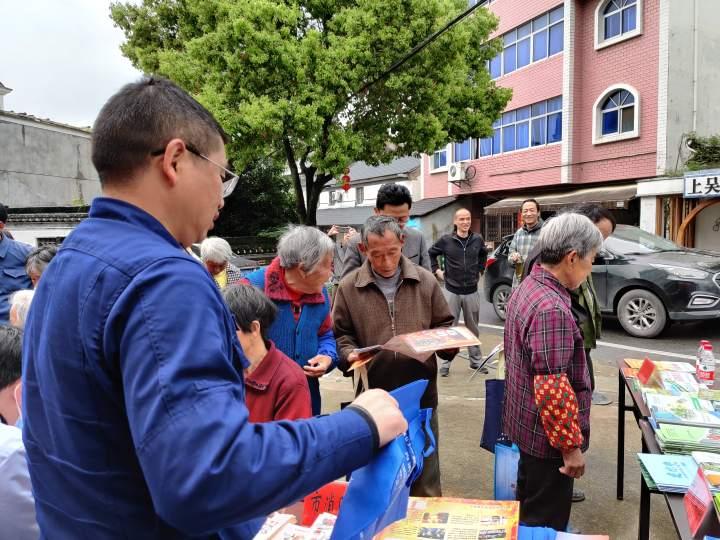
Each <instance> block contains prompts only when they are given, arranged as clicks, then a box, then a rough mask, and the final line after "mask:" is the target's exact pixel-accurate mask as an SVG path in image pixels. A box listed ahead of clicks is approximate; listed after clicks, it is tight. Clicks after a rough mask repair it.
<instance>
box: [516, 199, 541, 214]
mask: <svg viewBox="0 0 720 540" xmlns="http://www.w3.org/2000/svg"><path fill="white" fill-rule="evenodd" d="M526 202H531V203H535V208H537V212H538V214H539V213H540V203H539V202H537V201H536V200H535V199H525V200H524V201H523V202H521V203H520V210H522V207H523V206H525V203H526Z"/></svg>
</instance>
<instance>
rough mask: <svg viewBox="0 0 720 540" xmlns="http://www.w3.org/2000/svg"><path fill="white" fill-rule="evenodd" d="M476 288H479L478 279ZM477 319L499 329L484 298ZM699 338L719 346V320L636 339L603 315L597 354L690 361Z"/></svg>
mask: <svg viewBox="0 0 720 540" xmlns="http://www.w3.org/2000/svg"><path fill="white" fill-rule="evenodd" d="M480 290H481V291H482V281H481V282H480ZM480 322H481V323H482V325H483V326H482V329H483V331H484V332H488V333H493V332H497V333H500V332H502V325H503V322H502V321H501V320H500V319H498V317H497V316H496V315H495V311H494V310H493V307H492V305H491V304H490V303H489V302H487V301H485V299H484V298H483V300H482V301H481V304H480ZM701 339H710V340H712V341H714V342H716V343H715V347H716V348H720V321H718V320H712V321H704V322H701V323H689V324H671V325H670V326H669V327H668V328H666V329H665V331H664V332H663V333H662V334H661V335H660V336H658V337H657V338H654V339H640V338H634V337H631V336H629V335H628V334H626V333H625V331H624V330H623V329H622V327H621V326H620V324H619V323H618V322H617V320H615V319H611V318H607V319H605V321H604V324H603V336H602V340H601V344H600V346H599V347H598V350H597V357H598V359H600V360H602V361H603V362H605V363H608V364H613V365H614V364H615V361H616V360H622V359H623V358H626V357H627V356H628V355H630V354H634V355H637V356H644V355H646V354H647V355H650V357H651V358H655V359H658V360H693V359H694V354H695V350H696V349H697V346H698V343H699V341H700V340H701ZM716 354H717V353H716ZM593 358H595V357H593Z"/></svg>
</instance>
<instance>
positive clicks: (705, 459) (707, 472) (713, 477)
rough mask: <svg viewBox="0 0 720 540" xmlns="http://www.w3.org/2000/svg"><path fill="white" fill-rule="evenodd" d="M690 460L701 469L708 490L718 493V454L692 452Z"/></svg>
mask: <svg viewBox="0 0 720 540" xmlns="http://www.w3.org/2000/svg"><path fill="white" fill-rule="evenodd" d="M691 455H692V458H693V459H694V460H695V462H696V463H697V465H698V466H699V467H700V468H701V469H702V471H703V475H704V476H705V480H707V483H708V485H709V486H710V490H711V491H713V492H718V491H720V454H715V453H713V452H693V453H692V454H691Z"/></svg>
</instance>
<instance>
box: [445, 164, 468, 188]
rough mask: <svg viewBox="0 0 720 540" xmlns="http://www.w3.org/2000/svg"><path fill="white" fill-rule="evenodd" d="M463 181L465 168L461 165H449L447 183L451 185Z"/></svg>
mask: <svg viewBox="0 0 720 540" xmlns="http://www.w3.org/2000/svg"><path fill="white" fill-rule="evenodd" d="M464 180H465V166H464V164H463V163H451V164H450V167H449V168H448V182H452V183H453V184H456V183H460V182H463V181H464Z"/></svg>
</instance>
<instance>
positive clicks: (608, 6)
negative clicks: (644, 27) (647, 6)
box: [595, 0, 642, 48]
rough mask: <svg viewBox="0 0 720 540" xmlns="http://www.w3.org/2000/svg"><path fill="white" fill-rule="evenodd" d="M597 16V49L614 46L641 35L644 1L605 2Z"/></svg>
mask: <svg viewBox="0 0 720 540" xmlns="http://www.w3.org/2000/svg"><path fill="white" fill-rule="evenodd" d="M595 16H596V17H595V22H596V33H595V36H596V40H595V47H596V48H602V47H605V46H607V45H612V44H613V43H617V42H618V41H623V40H625V39H629V38H631V37H634V36H637V35H639V34H640V32H641V22H642V0H604V1H602V2H600V3H599V4H598V6H597V9H596V11H595Z"/></svg>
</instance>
